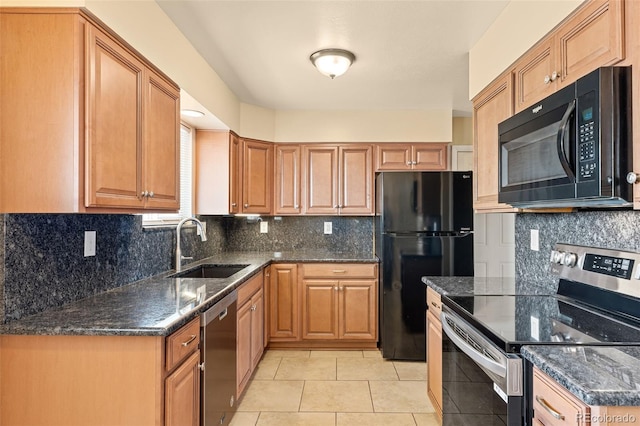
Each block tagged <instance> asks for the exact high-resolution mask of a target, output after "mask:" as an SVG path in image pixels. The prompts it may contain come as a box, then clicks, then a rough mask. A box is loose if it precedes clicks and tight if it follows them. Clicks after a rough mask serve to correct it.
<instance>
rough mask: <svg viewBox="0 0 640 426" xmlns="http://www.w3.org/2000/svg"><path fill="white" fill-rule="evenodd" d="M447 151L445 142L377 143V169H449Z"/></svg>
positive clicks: (378, 170)
mask: <svg viewBox="0 0 640 426" xmlns="http://www.w3.org/2000/svg"><path fill="white" fill-rule="evenodd" d="M447 152H448V145H447V144H443V143H421V144H377V145H376V171H377V172H380V171H398V170H447V169H448V167H449V162H448V158H447V157H448V156H447Z"/></svg>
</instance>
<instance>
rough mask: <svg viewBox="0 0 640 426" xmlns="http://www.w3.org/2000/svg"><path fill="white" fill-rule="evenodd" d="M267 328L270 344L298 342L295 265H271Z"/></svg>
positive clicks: (296, 267)
mask: <svg viewBox="0 0 640 426" xmlns="http://www.w3.org/2000/svg"><path fill="white" fill-rule="evenodd" d="M269 328H270V332H269V342H270V344H271V343H274V342H283V341H284V342H288V341H296V340H299V337H300V334H299V326H298V265H297V264H289V263H274V264H273V265H271V275H270V281H269Z"/></svg>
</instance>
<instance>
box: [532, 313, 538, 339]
mask: <svg viewBox="0 0 640 426" xmlns="http://www.w3.org/2000/svg"><path fill="white" fill-rule="evenodd" d="M531 338H532V339H533V340H540V320H538V318H536V317H534V316H532V317H531Z"/></svg>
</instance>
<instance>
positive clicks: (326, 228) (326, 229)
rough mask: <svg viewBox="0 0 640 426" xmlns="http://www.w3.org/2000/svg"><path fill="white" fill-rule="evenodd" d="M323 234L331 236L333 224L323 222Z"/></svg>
mask: <svg viewBox="0 0 640 426" xmlns="http://www.w3.org/2000/svg"><path fill="white" fill-rule="evenodd" d="M324 233H325V234H333V223H332V222H325V223H324Z"/></svg>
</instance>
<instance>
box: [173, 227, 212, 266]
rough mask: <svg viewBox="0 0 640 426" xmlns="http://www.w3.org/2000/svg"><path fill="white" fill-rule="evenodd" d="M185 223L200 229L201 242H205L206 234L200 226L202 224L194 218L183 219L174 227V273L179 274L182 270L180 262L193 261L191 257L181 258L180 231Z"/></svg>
mask: <svg viewBox="0 0 640 426" xmlns="http://www.w3.org/2000/svg"><path fill="white" fill-rule="evenodd" d="M187 222H193V223H195V224H196V226H197V227H198V228H200V239H201V240H202V241H207V234H206V233H205V232H204V226H202V222H200V221H199V220H198V219H196V218H195V217H187V218H184V219H182V220H181V221H180V223H178V226H177V227H176V272H179V271H180V270H181V269H182V261H183V260H189V259H193V256H189V257H187V256H183V255H182V249H181V248H180V231H181V230H182V225H184V224H185V223H187Z"/></svg>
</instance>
